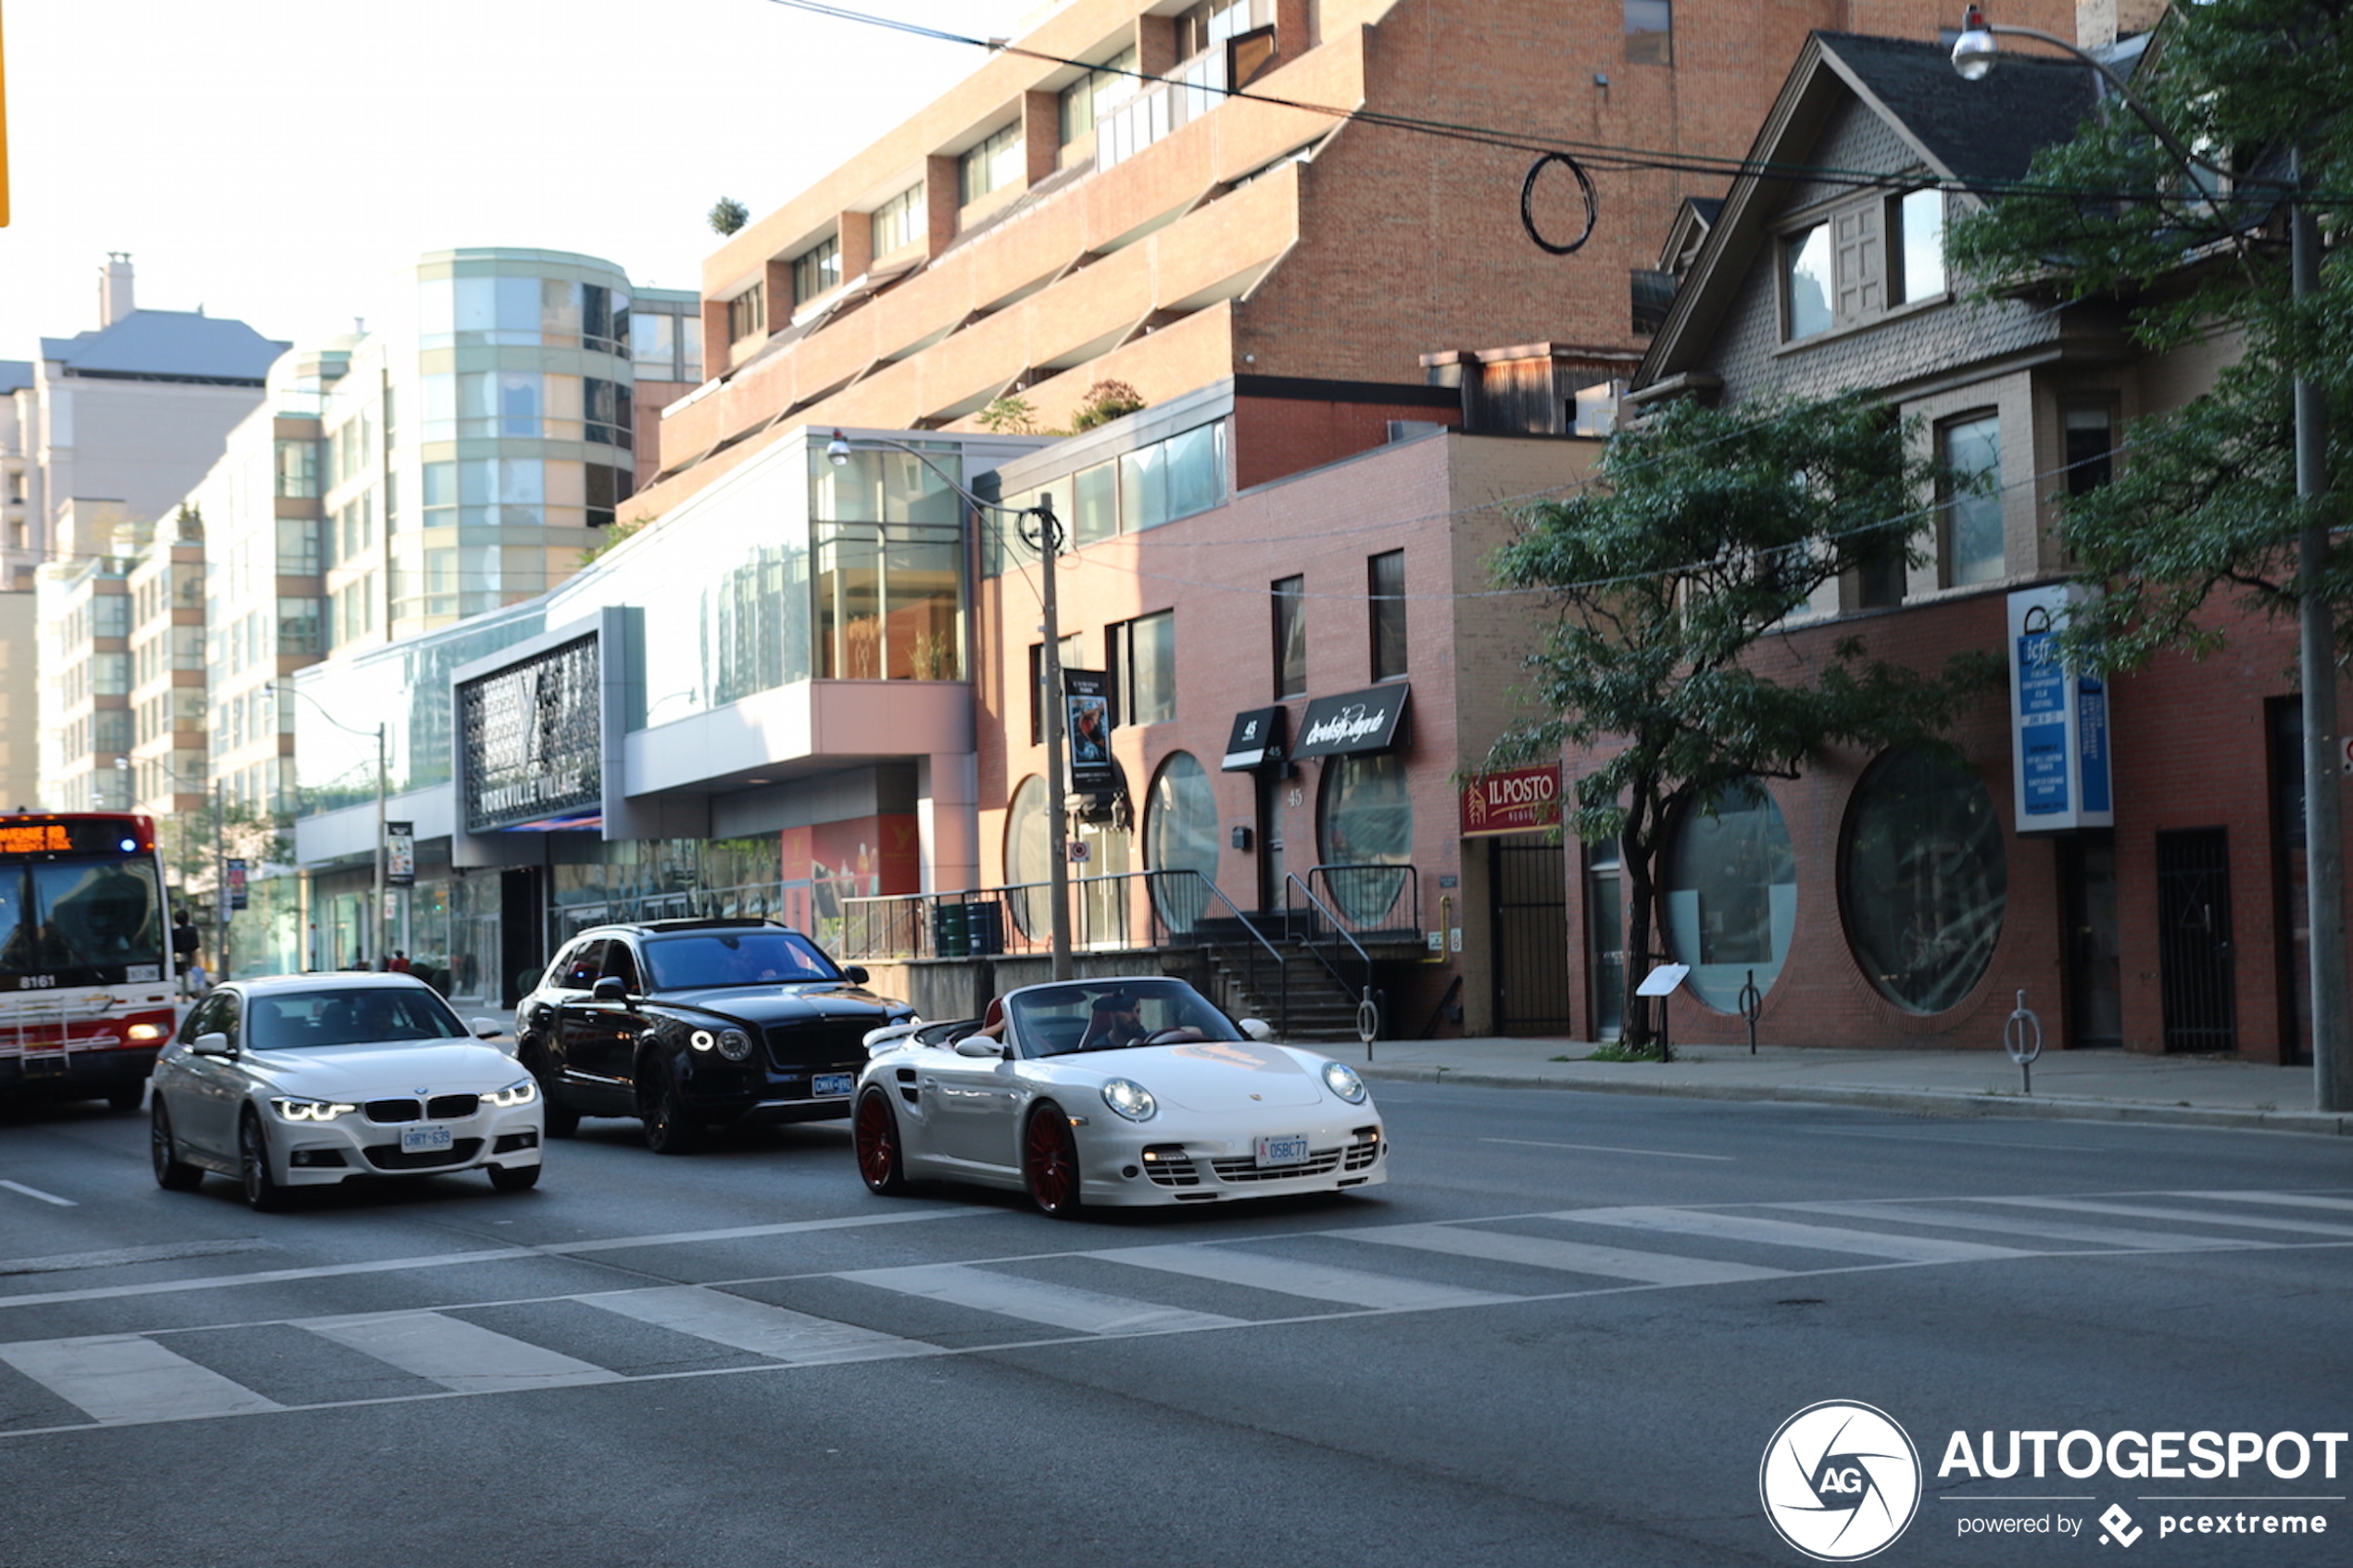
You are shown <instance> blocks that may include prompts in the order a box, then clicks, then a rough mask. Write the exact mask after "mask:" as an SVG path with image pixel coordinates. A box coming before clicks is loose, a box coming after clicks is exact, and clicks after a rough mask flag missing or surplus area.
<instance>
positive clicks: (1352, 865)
mask: <svg viewBox="0 0 2353 1568" xmlns="http://www.w3.org/2000/svg"><path fill="white" fill-rule="evenodd" d="M1390 877H1393V878H1395V879H1396V889H1395V891H1393V892H1391V893H1390V896H1389V897H1388V898H1387V899H1386V900H1385V901H1384V902H1383V903H1382V905H1381V913H1382V914H1383V915H1384V916H1387V915H1388V914H1390V911H1392V910H1394V909H1396V908H1397V907H1398V905H1399V903H1400V902H1401V901H1402V902H1403V904H1404V906H1405V911H1406V914H1407V917H1408V919H1407V922H1406V923H1405V924H1403V925H1375V924H1373V923H1372V922H1369V921H1364V920H1359V919H1357V918H1356V917H1355V916H1353V915H1344V916H1343V915H1340V914H1333V913H1331V912H1330V910H1329V909H1327V911H1326V912H1327V915H1328V916H1329V918H1330V919H1331V920H1332V921H1333V922H1335V923H1337V924H1340V925H1344V926H1346V927H1348V928H1350V929H1352V930H1355V931H1360V932H1387V931H1410V932H1412V933H1414V934H1415V935H1416V937H1418V936H1419V935H1420V934H1421V930H1422V875H1421V868H1420V867H1419V866H1416V865H1415V864H1413V863H1412V862H1411V861H1405V862H1402V863H1401V862H1392V861H1388V860H1366V861H1356V862H1338V863H1332V864H1319V865H1315V866H1310V867H1309V868H1308V869H1307V883H1308V886H1309V887H1310V888H1311V889H1312V888H1313V887H1314V886H1315V884H1317V883H1319V882H1320V883H1321V884H1323V886H1324V892H1325V896H1326V897H1327V898H1328V899H1329V900H1330V902H1331V904H1333V905H1336V906H1338V907H1339V908H1340V909H1342V910H1345V909H1347V908H1348V906H1349V904H1350V903H1351V902H1353V899H1352V898H1350V897H1343V896H1342V894H1341V891H1340V889H1341V888H1342V887H1343V886H1347V885H1349V884H1352V883H1363V882H1366V881H1370V880H1374V879H1378V878H1390ZM1343 879H1345V880H1343Z"/></svg>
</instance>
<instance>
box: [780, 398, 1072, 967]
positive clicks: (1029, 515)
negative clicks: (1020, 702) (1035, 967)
mask: <svg viewBox="0 0 2353 1568" xmlns="http://www.w3.org/2000/svg"><path fill="white" fill-rule="evenodd" d="M859 440H861V441H862V442H864V443H866V444H868V445H875V446H888V447H891V448H893V449H895V450H897V451H900V452H904V453H906V454H907V455H908V456H909V457H911V458H914V459H915V460H916V461H917V462H919V463H921V464H923V465H924V467H925V468H927V469H929V470H931V471H932V472H933V473H934V474H935V475H937V477H938V479H939V482H940V483H943V484H945V485H947V486H948V488H949V489H950V490H953V491H954V492H955V493H956V494H957V495H960V496H962V497H963V500H964V504H965V505H967V506H969V507H972V508H975V509H976V510H980V511H988V512H1004V513H1007V514H1009V515H1011V516H1013V517H1015V518H1018V519H1020V520H1021V521H1020V523H1019V527H1020V529H1021V537H1022V542H1023V543H1024V544H1026V545H1028V546H1031V547H1033V548H1034V549H1036V550H1037V552H1038V558H1039V560H1041V561H1042V562H1043V563H1044V571H1043V576H1044V578H1045V587H1044V590H1043V591H1042V592H1041V593H1040V594H1039V596H1038V598H1039V607H1038V613H1039V615H1040V617H1041V619H1042V620H1043V622H1044V624H1043V625H1042V626H1041V627H1040V628H1039V632H1040V633H1041V634H1042V635H1043V636H1044V637H1045V639H1046V649H1045V654H1044V657H1043V658H1041V659H1039V660H1038V684H1039V686H1040V688H1041V689H1040V691H1039V692H1038V711H1039V712H1040V713H1041V714H1043V715H1045V716H1046V722H1045V723H1043V724H1042V725H1041V726H1040V728H1042V729H1043V730H1044V731H1045V732H1046V809H1047V813H1048V814H1047V822H1048V823H1049V824H1050V825H1049V828H1048V836H1049V837H1050V838H1051V841H1052V844H1053V849H1052V853H1051V854H1050V855H1048V856H1047V858H1046V904H1047V909H1046V928H1047V931H1048V933H1049V939H1050V941H1051V947H1052V952H1053V978H1054V979H1056V980H1068V979H1071V978H1073V976H1074V974H1075V973H1076V970H1075V968H1074V966H1073V965H1072V963H1071V958H1070V867H1069V864H1068V860H1067V859H1066V857H1067V856H1068V854H1069V851H1068V849H1067V848H1066V847H1065V846H1064V844H1063V840H1064V839H1065V838H1066V837H1067V836H1068V835H1069V832H1070V823H1069V817H1068V815H1067V809H1066V808H1065V806H1064V804H1063V792H1064V790H1065V788H1066V787H1067V785H1066V784H1065V782H1064V781H1065V779H1066V778H1067V776H1068V775H1067V770H1066V769H1065V767H1064V764H1063V723H1062V700H1061V696H1062V684H1063V667H1062V621H1061V617H1060V615H1059V614H1058V613H1057V610H1056V608H1055V601H1054V563H1055V560H1056V559H1057V558H1058V552H1059V551H1060V550H1061V549H1062V533H1063V530H1062V523H1061V521H1059V520H1057V519H1056V518H1055V516H1054V498H1053V497H1052V496H1051V495H1044V494H1041V495H1039V496H1038V504H1037V505H1036V506H1034V507H1000V506H996V505H993V504H992V503H990V502H988V501H984V500H982V499H981V498H980V497H979V496H977V495H974V494H973V493H972V492H971V491H969V490H967V489H965V488H964V487H963V485H962V484H960V483H957V482H956V481H955V480H953V479H951V478H950V477H949V475H948V473H947V471H946V470H943V469H941V468H940V466H939V465H938V464H937V463H935V462H933V461H932V460H931V458H929V457H927V456H925V454H924V453H923V452H921V451H920V450H918V449H917V448H915V447H913V446H910V445H907V443H905V442H903V441H894V440H892V439H891V438H890V437H889V436H887V435H864V436H860V437H859ZM851 450H852V448H851V446H850V442H849V437H848V436H846V435H844V434H843V433H841V432H839V431H836V432H834V436H833V439H832V440H831V441H829V442H827V443H826V444H825V456H826V457H827V458H830V459H832V461H833V464H834V466H835V467H836V468H839V467H841V466H842V465H843V464H845V463H847V462H849V454H850V452H851ZM1033 522H1034V524H1035V526H1032V524H1033Z"/></svg>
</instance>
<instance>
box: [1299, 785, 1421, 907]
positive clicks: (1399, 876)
mask: <svg viewBox="0 0 2353 1568" xmlns="http://www.w3.org/2000/svg"><path fill="white" fill-rule="evenodd" d="M1323 787H1324V801H1323V806H1324V809H1323V821H1322V822H1321V824H1320V832H1319V833H1318V835H1317V842H1316V850H1317V856H1318V859H1321V860H1322V861H1323V864H1321V865H1319V866H1317V867H1316V868H1315V873H1314V874H1315V876H1316V877H1317V878H1318V879H1319V881H1320V883H1321V885H1319V886H1317V887H1316V888H1315V895H1316V897H1327V898H1329V899H1330V900H1331V901H1332V902H1333V903H1334V904H1336V905H1338V906H1339V909H1340V913H1341V914H1342V915H1345V916H1346V917H1347V918H1348V919H1349V920H1351V921H1352V922H1355V924H1356V925H1357V926H1358V927H1360V928H1365V927H1371V928H1385V927H1388V926H1391V925H1394V926H1406V925H1411V924H1413V923H1415V920H1416V916H1415V914H1414V911H1413V910H1411V909H1400V908H1398V903H1399V895H1400V894H1402V893H1403V892H1404V890H1405V884H1406V880H1407V879H1406V876H1405V873H1404V872H1402V871H1390V870H1388V869H1386V868H1388V867H1390V866H1403V865H1404V864H1406V863H1407V862H1409V861H1410V860H1412V859H1413V858H1414V797H1412V796H1411V795H1410V794H1408V793H1407V792H1406V789H1405V763H1404V761H1403V759H1401V758H1400V757H1398V755H1397V754H1396V753H1395V752H1393V751H1383V752H1378V753H1376V754H1375V755H1373V756H1370V757H1333V758H1329V759H1326V761H1325V763H1324V786H1323Z"/></svg>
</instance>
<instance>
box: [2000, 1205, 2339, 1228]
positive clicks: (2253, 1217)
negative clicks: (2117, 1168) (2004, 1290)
mask: <svg viewBox="0 0 2353 1568" xmlns="http://www.w3.org/2000/svg"><path fill="white" fill-rule="evenodd" d="M1982 1201H1984V1202H1987V1203H2005V1204H2009V1205H2011V1206H2013V1207H2016V1208H2020V1209H2064V1210H2069V1211H2070V1212H2078V1211H2080V1212H2082V1213H2085V1214H2120V1215H2123V1216H2124V1217H2126V1218H2128V1219H2135V1220H2171V1221H2172V1222H2173V1223H2176V1224H2179V1223H2182V1222H2183V1221H2184V1220H2187V1221H2189V1222H2191V1223H2194V1224H2201V1225H2228V1226H2230V1227H2232V1228H2233V1229H2234V1230H2256V1231H2293V1232H2295V1233H2296V1234H2297V1235H2299V1236H2353V1225H2330V1224H2323V1223H2321V1222H2320V1221H2318V1220H2267V1219H2265V1218H2264V1217H2263V1216H2262V1215H2260V1214H2208V1213H2201V1212H2200V1211H2199V1210H2195V1209H2151V1208H2149V1207H2147V1206H2145V1205H2144V1204H2139V1203H2102V1202H2099V1201H2097V1200H2096V1199H2094V1198H1985V1199H1982Z"/></svg>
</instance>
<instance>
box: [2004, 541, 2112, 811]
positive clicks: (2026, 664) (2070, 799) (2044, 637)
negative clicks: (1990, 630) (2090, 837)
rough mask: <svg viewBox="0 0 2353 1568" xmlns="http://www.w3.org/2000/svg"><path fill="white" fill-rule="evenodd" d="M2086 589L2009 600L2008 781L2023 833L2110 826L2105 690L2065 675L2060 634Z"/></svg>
mask: <svg viewBox="0 0 2353 1568" xmlns="http://www.w3.org/2000/svg"><path fill="white" fill-rule="evenodd" d="M2089 592H2090V591H2089V590H2087V589H2084V588H2082V587H2080V586H2077V585H2075V584H2073V583H2059V584H2055V585H2053V586H2050V587H2045V588H2026V589H2021V590H2020V591H2019V592H2018V593H2015V594H2012V595H2011V596H2009V632H2010V635H2009V649H2010V735H2011V741H2012V745H2011V748H2010V777H2011V784H2012V786H2013V789H2014V792H2015V795H2016V803H2017V816H2018V831H2019V832H2020V833H2021V834H2034V833H2067V832H2071V831H2073V830H2074V829H2077V828H2105V827H2113V826H2114V825H2115V823H2116V810H2115V803H2114V800H2113V798H2112V795H2111V791H2110V769H2109V756H2108V683H2107V681H2106V680H2104V679H2103V678H2101V677H2100V676H2098V675H2095V674H2093V673H2091V672H2089V671H2080V670H2071V669H2070V668H2068V666H2067V664H2066V662H2065V660H2064V659H2062V658H2061V657H2060V652H2059V641H2058V639H2059V633H2060V632H2061V631H2062V630H2064V629H2065V627H2066V625H2067V620H2068V616H2069V615H2070V612H2071V611H2072V610H2073V608H2074V607H2075V606H2076V605H2078V604H2080V603H2082V601H2083V600H2084V599H2085V598H2087V597H2088V596H2089Z"/></svg>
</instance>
